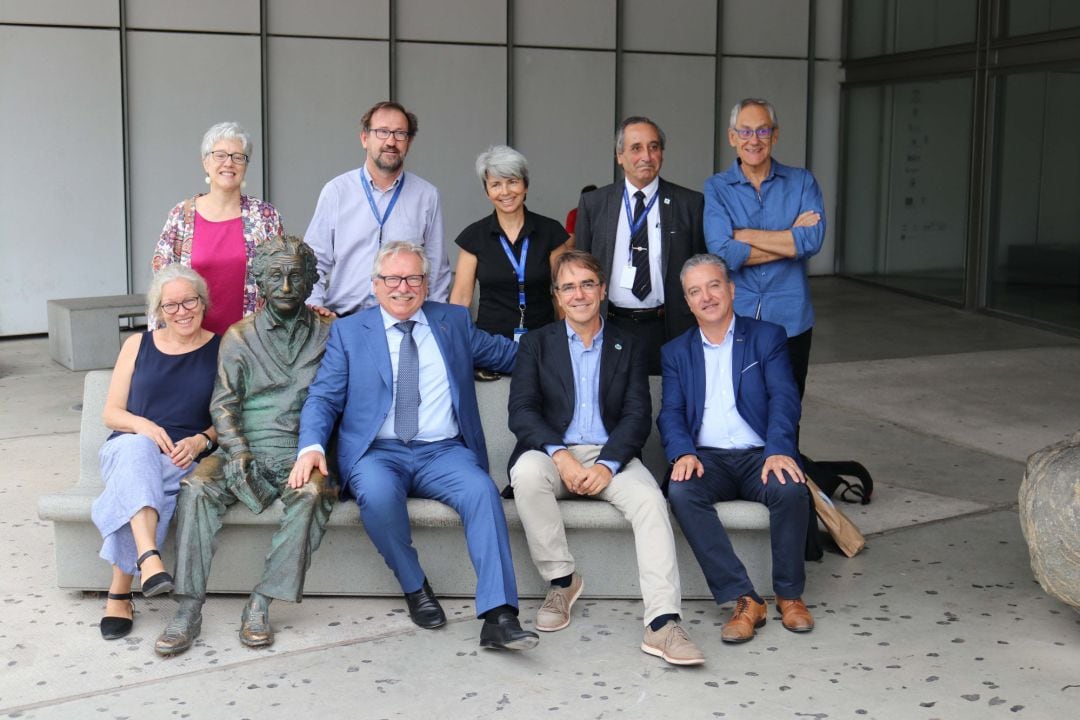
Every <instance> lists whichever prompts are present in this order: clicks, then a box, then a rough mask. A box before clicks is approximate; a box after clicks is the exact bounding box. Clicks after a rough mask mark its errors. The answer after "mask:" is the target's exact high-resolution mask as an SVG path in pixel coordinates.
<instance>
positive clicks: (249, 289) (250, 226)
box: [153, 195, 285, 315]
mask: <svg viewBox="0 0 1080 720" xmlns="http://www.w3.org/2000/svg"><path fill="white" fill-rule="evenodd" d="M198 197H199V196H198V195H196V196H195V197H193V198H191V199H190V200H185V201H183V202H182V203H180V204H179V205H177V206H176V207H174V208H173V209H172V210H171V211H170V212H169V217H168V219H166V220H165V227H164V228H163V229H162V230H161V239H159V240H158V243H157V247H156V248H154V261H153V268H154V272H157V271H158V270H160V269H161V268H163V267H165V266H166V265H169V264H171V263H176V262H178V263H180V264H182V265H186V266H187V267H191V239H192V236H193V235H194V234H195V199H196V198H198ZM240 217H241V218H242V219H243V223H244V245H245V249H246V251H247V274H246V276H245V278H244V315H250V314H251V313H253V312H255V308H256V307H257V305H258V302H259V289H258V286H257V285H256V284H255V278H254V276H253V275H252V272H251V261H252V258H254V257H255V248H256V247H258V246H259V245H261V244H262V243H263V242H265V241H266V240H268V239H270V238H271V237H274V236H279V235H284V234H285V227H284V225H283V224H282V222H281V216H280V215H278V211H277V210H275V209H274V206H273V205H271V204H270V203H268V202H265V201H263V200H260V199H258V198H254V197H251V196H249V195H241V196H240Z"/></svg>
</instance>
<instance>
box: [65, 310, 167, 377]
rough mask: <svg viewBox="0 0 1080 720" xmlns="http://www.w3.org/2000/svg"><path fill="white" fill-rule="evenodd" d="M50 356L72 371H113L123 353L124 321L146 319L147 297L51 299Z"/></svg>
mask: <svg viewBox="0 0 1080 720" xmlns="http://www.w3.org/2000/svg"><path fill="white" fill-rule="evenodd" d="M47 310H48V318H49V355H51V356H52V359H53V360H55V361H56V362H58V363H60V364H61V365H63V366H64V367H66V368H67V369H68V370H95V369H98V368H111V367H112V366H113V363H115V362H116V355H117V353H119V352H120V326H119V324H118V322H117V321H118V320H119V319H120V318H130V317H146V296H145V295H109V296H106V297H90V298H68V299H66V300H49V301H48V303H47Z"/></svg>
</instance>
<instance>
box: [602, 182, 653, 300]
mask: <svg viewBox="0 0 1080 720" xmlns="http://www.w3.org/2000/svg"><path fill="white" fill-rule="evenodd" d="M624 182H625V185H626V197H628V198H629V199H630V215H629V217H627V215H626V203H625V202H624V201H622V200H620V201H619V206H620V209H619V224H618V226H617V227H616V230H615V250H614V251H613V252H614V255H612V257H611V281H610V282H609V283H608V300H610V301H611V302H612V303H613V304H614V305H616V306H618V307H621V308H634V309H637V308H653V307H658V306H660V305H663V304H664V277H663V272H662V270H663V268H662V267H661V264H662V262H663V259H662V256H661V253H660V242H661V239H660V238H661V232H660V204H661V203H662V202H664V199H663V198H657V199H656V202H655V203H653V206H652V207H651V208H649V214H648V215H647V216H646V220H645V226H646V227H647V228H648V231H649V278H650V280H651V282H652V289H651V290H650V291H649V294H648V295H646V296H645V299H644V300H638V298H637V296H636V295H634V293H633V291H632V290H631V289H630V288H624V287H623V286H622V282H621V280H622V276H623V273H624V272H626V271H627V268H632V267H633V266H632V265H630V221H631V220H632V219H633V217H634V205H635V204H636V203H637V200H636V199H635V198H634V193H636V192H637V191H638V188H636V187H634V186H633V185H632V184H630V182H628V181H624ZM641 190H642V192H644V193H645V206H646V207H648V205H649V202H650V201H651V200H652V199H653V196H654V195H656V193H657V192H659V190H660V176H659V175H657V176H656V177H655V178H653V181H652V182H651V183H649V184H648V185H646V186H645V187H643V188H641ZM631 272H633V270H632V269H631Z"/></svg>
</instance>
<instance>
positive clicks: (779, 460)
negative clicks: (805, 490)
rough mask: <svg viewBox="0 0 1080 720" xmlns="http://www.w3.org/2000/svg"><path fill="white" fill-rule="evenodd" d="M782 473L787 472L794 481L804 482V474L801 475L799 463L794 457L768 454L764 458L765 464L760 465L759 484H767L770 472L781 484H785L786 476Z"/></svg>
mask: <svg viewBox="0 0 1080 720" xmlns="http://www.w3.org/2000/svg"><path fill="white" fill-rule="evenodd" d="M784 473H787V476H788V477H790V478H791V480H792V481H794V482H797V483H802V482H806V476H805V475H803V471H802V468H800V467H799V463H797V462H795V458H792V457H788V456H787V455H770V456H769V457H767V458H765V464H764V465H762V467H761V484H762V485H768V484H769V475H770V474H772V475H775V476H776V479H777V480H779V481H780V484H781V485H787V478H785V477H784Z"/></svg>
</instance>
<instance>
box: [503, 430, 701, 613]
mask: <svg viewBox="0 0 1080 720" xmlns="http://www.w3.org/2000/svg"><path fill="white" fill-rule="evenodd" d="M567 449H568V450H569V451H570V453H571V454H572V455H573V456H574V457H575V458H577V459H578V462H580V463H581V464H582V465H584V466H585V467H589V466H591V465H592V464H593V463H595V462H596V458H597V456H599V455H600V450H601V447H600V446H599V445H574V446H571V447H569V448H567ZM510 484H511V485H512V486H513V488H514V504H515V505H516V506H517V512H518V516H519V517H520V518H521V524H522V526H524V528H525V537H526V539H527V540H528V543H529V554H530V555H532V560H533V563H534V564H535V565H536V569H537V570H538V571H539V572H540V576H541V577H542V578H544V579H545V580H552V579H554V578H559V577H564V576H566V575H569V574H570V573H572V572H574V557H573V555H571V554H570V547H569V545H568V544H567V541H566V528H565V527H564V526H563V520H562V516H561V515H560V514H559V506H558V503H557V502H556V501H557V500H560V499H565V498H574V499H597V500H603V501H605V502H609V503H611V504H612V505H614V506H615V507H616V508H618V510H619V512H621V513H622V514H623V517H625V518H626V519H627V520H628V521H629V522H630V524H631V525H632V526H633V528H634V547H635V550H636V551H637V561H638V583H639V584H640V586H641V597H642V600H644V602H645V623H646V624H648V623H649V622H650V621H651V620H652V619H653V618H655V617H657V616H659V615H664V614H668V613H671V614H676V615H678V614H680V613H681V604H682V589H681V586H680V585H679V565H678V563H677V562H676V559H675V538H674V537H673V536H672V534H671V518H670V516H669V515H668V506H667V500H665V499H664V496H663V495H662V494H661V493H660V488H659V487H658V486H657V484H656V480H655V479H653V476H652V474H651V473H650V472H649V471H648V470H647V469H646V468H645V466H644V465H642V464H641V461H640V460H638V459H636V458H635V459H633V460H631V461H630V462H629V463H627V464H626V465H625V466H624V467H623V468H622V471H621V472H619V473H618V474H617V475H615V477H613V478H612V479H611V483H610V484H609V485H608V486H607V487H606V488H604V489H603V490H602V491H601V492H600V494H599V495H596V496H593V497H589V496H585V495H576V494H574V493H572V492H570V491H569V490H568V489H567V488H566V485H564V484H563V481H562V478H561V477H559V471H558V470H557V469H556V467H555V462H554V461H553V460H552V459H551V458H550V457H548V455H547V453H544V452H541V451H538V450H530V451H528V452H526V453H524V454H522V455H521V457H519V458H518V460H517V462H516V463H514V467H512V468H511V469H510Z"/></svg>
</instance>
